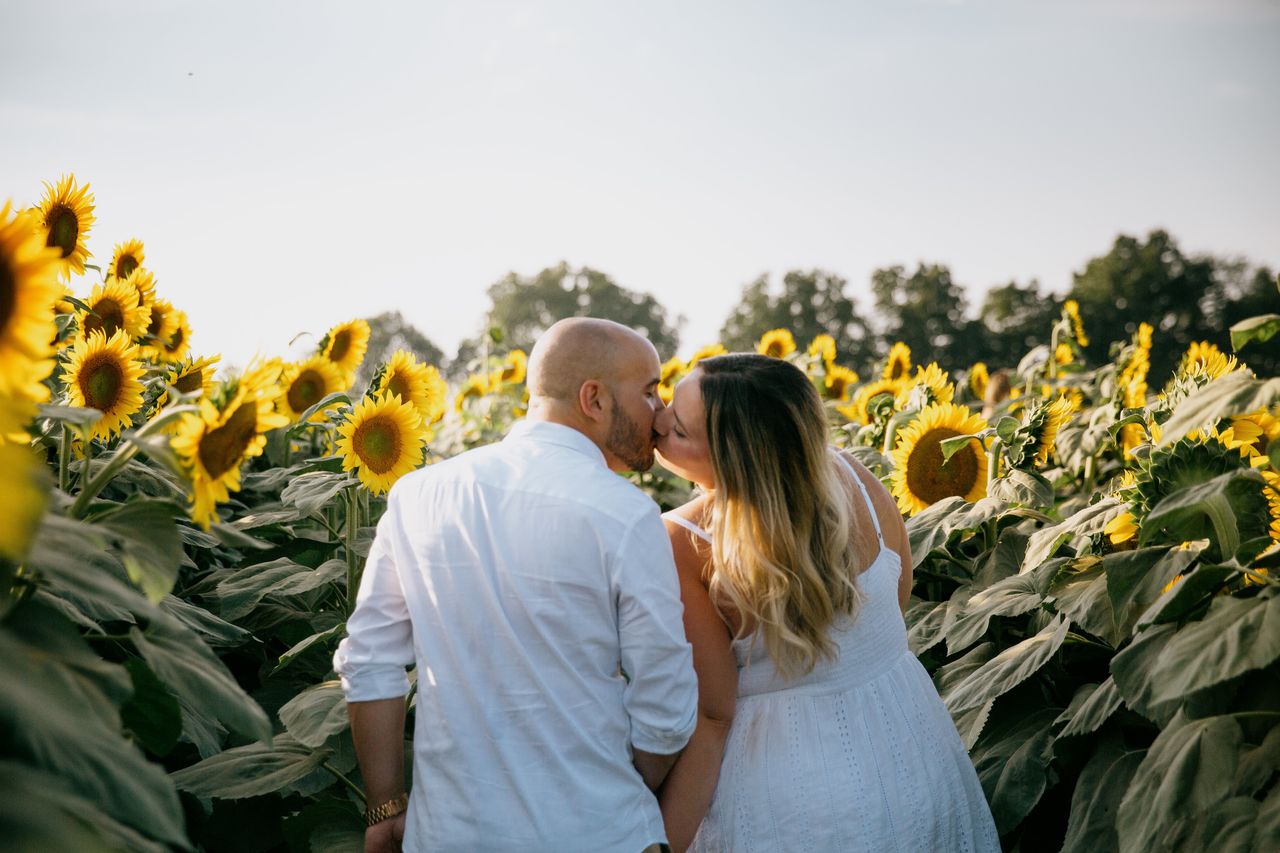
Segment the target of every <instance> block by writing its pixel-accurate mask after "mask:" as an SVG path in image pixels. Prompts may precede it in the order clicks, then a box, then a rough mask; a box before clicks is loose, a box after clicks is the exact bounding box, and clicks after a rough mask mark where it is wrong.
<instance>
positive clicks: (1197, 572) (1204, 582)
mask: <svg viewBox="0 0 1280 853" xmlns="http://www.w3.org/2000/svg"><path fill="white" fill-rule="evenodd" d="M1234 574H1236V570H1235V569H1232V568H1229V567H1227V566H1206V565H1200V566H1196V567H1195V568H1194V569H1192V570H1191V571H1190V572H1188V573H1187V574H1186V575H1185V576H1184V577H1183V578H1182V580H1180V581H1178V582H1177V583H1176V584H1174V585H1173V587H1172V588H1171V589H1169V590H1167V591H1165V592H1164V593H1163V594H1161V596H1160V597H1159V598H1157V599H1156V600H1155V602H1154V603H1153V604H1152V605H1151V606H1150V607H1148V608H1147V609H1146V611H1145V612H1144V613H1143V614H1142V615H1141V616H1139V617H1138V621H1137V623H1136V624H1135V628H1137V629H1138V630H1141V629H1143V628H1145V627H1146V626H1147V625H1151V624H1160V623H1162V622H1180V621H1181V620H1183V619H1185V618H1186V617H1187V616H1189V615H1191V614H1192V613H1193V612H1195V611H1197V610H1199V609H1200V608H1201V607H1203V606H1204V603H1205V602H1206V601H1207V600H1208V599H1209V598H1211V597H1212V596H1213V595H1214V594H1215V593H1217V592H1218V590H1220V589H1222V585H1223V584H1224V583H1226V582H1227V580H1228V579H1229V578H1231V576H1232V575H1234Z"/></svg>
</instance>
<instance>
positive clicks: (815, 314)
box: [720, 269, 876, 369]
mask: <svg viewBox="0 0 1280 853" xmlns="http://www.w3.org/2000/svg"><path fill="white" fill-rule="evenodd" d="M847 286H848V282H847V281H846V280H845V279H843V278H841V277H840V276H838V275H836V274H834V273H829V272H826V271H824V270H818V269H814V270H792V271H790V272H788V273H787V274H786V275H784V276H783V277H782V289H781V291H780V292H774V291H773V290H772V289H771V288H770V286H769V276H768V275H762V276H760V277H759V278H757V279H756V280H755V281H753V282H751V283H749V284H748V285H746V286H745V287H744V288H743V289H742V297H741V298H740V299H739V300H738V304H737V305H736V306H735V307H734V308H733V310H732V311H731V312H730V313H729V316H728V318H727V319H726V320H725V321H724V326H723V327H721V329H720V342H721V343H723V344H724V345H725V346H726V347H727V348H728V349H729V350H731V351H743V350H754V349H755V346H756V342H757V341H758V340H759V339H760V336H761V335H763V334H764V333H765V332H767V331H769V330H770V329H789V330H790V331H791V333H792V334H793V335H794V336H795V339H796V344H797V346H801V347H803V346H805V345H806V344H807V343H808V342H809V341H811V340H813V338H814V337H816V336H817V335H819V334H823V333H825V334H828V335H831V337H833V338H834V339H835V342H836V357H837V360H839V361H841V362H842V363H845V364H850V365H853V366H855V367H857V368H859V369H861V368H864V367H865V366H866V365H867V364H869V363H870V362H871V361H872V360H873V359H874V358H875V355H876V353H875V341H874V339H873V338H872V336H871V330H870V328H869V326H868V325H867V322H866V320H865V319H864V318H863V317H862V316H861V315H860V314H859V313H858V310H857V304H856V302H855V300H853V299H852V298H851V297H849V296H848V295H847V294H846V292H845V289H846V287H847Z"/></svg>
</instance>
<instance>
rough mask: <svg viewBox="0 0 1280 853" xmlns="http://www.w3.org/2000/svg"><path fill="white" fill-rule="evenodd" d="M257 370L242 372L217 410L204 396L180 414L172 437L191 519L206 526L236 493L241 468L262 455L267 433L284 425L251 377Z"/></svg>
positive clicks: (269, 391) (264, 391)
mask: <svg viewBox="0 0 1280 853" xmlns="http://www.w3.org/2000/svg"><path fill="white" fill-rule="evenodd" d="M259 377H261V374H260V373H255V372H252V371H246V372H245V374H244V375H243V376H241V378H240V380H239V381H238V382H237V383H235V385H234V391H233V392H232V393H231V395H230V398H229V399H228V400H227V401H226V403H225V405H223V406H222V407H221V408H220V407H219V406H217V405H214V402H213V401H212V400H210V399H209V398H208V397H206V398H204V399H202V400H201V401H200V404H199V405H200V411H199V412H193V413H189V414H187V415H184V416H183V418H182V420H181V422H180V423H179V425H178V431H177V435H176V436H174V439H173V450H174V452H175V453H177V454H178V458H179V459H180V460H181V461H182V465H183V468H184V470H186V472H187V476H188V478H190V480H191V518H192V520H193V521H195V522H196V523H197V524H199V525H200V526H201V527H203V528H204V529H205V530H208V529H209V525H210V523H211V522H213V521H216V520H217V518H218V513H217V508H218V504H219V503H222V502H223V501H226V500H227V499H228V498H230V497H231V492H238V491H240V468H241V466H242V465H243V464H244V462H245V460H247V459H252V458H253V457H255V456H258V455H260V454H261V453H262V450H263V448H264V447H266V444H267V437H266V433H268V432H269V431H271V430H273V429H276V428H278V427H282V426H284V425H285V424H286V423H288V418H286V417H284V416H283V415H280V414H278V413H276V412H274V411H272V398H273V396H274V391H273V390H272V389H269V388H263V387H261V386H260V385H258V384H257V382H256V381H255V380H256V379H257V378H259Z"/></svg>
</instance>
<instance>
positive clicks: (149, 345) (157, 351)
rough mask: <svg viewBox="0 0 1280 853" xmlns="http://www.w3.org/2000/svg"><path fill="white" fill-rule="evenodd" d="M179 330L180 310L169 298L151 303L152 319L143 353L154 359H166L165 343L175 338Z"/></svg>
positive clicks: (148, 325)
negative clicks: (174, 335) (175, 333)
mask: <svg viewBox="0 0 1280 853" xmlns="http://www.w3.org/2000/svg"><path fill="white" fill-rule="evenodd" d="M176 331H178V312H177V310H176V309H175V308H174V307H173V305H171V304H170V303H169V301H168V300H167V299H157V300H156V301H155V302H153V303H151V320H150V322H148V323H147V333H146V335H144V337H145V338H146V343H145V344H143V346H142V352H143V354H144V355H145V356H146V357H147V358H149V359H151V360H152V361H166V360H168V355H167V354H166V353H165V349H164V348H165V344H166V343H167V342H168V341H170V340H172V339H173V333H174V332H176Z"/></svg>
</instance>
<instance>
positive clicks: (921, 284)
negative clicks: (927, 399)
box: [871, 264, 985, 369]
mask: <svg viewBox="0 0 1280 853" xmlns="http://www.w3.org/2000/svg"><path fill="white" fill-rule="evenodd" d="M871 292H872V293H873V294H874V295H875V301H876V311H877V312H878V313H879V315H880V318H881V320H882V321H883V327H882V328H883V338H884V342H885V347H884V348H885V349H886V350H887V348H888V345H889V344H891V343H892V342H894V341H902V342H903V343H905V344H906V345H907V346H909V347H911V356H912V361H914V362H916V363H917V364H923V363H927V362H930V361H937V362H938V363H939V364H940V365H942V366H943V367H944V368H948V369H959V368H960V367H962V366H967V365H968V364H969V363H971V362H972V361H974V360H975V358H976V357H978V356H981V355H982V354H983V353H984V351H985V347H984V346H983V343H984V341H983V338H984V337H985V336H984V335H982V334H981V333H980V332H981V324H975V323H971V322H970V321H969V320H967V319H966V318H965V312H966V310H967V302H966V299H965V294H964V289H963V288H962V287H960V285H958V284H956V283H955V282H954V281H952V279H951V271H950V270H949V269H947V267H945V266H942V265H940V264H928V265H925V264H920V265H919V266H918V267H917V268H916V271H915V272H913V273H911V275H907V273H906V270H905V269H904V268H903V267H901V266H892V267H887V268H884V269H878V270H876V271H874V272H873V273H872V274H871ZM974 332H979V334H976V335H975V334H974Z"/></svg>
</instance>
